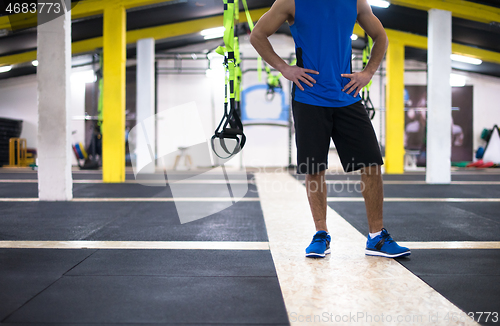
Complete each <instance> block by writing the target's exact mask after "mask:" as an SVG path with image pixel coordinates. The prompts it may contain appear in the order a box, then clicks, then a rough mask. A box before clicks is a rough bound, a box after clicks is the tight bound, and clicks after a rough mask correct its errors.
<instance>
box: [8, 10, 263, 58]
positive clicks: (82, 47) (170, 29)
mask: <svg viewBox="0 0 500 326" xmlns="http://www.w3.org/2000/svg"><path fill="white" fill-rule="evenodd" d="M268 10H269V8H263V9H255V10H250V14H251V15H252V17H254V18H253V19H255V20H257V17H258V18H260V17H261V16H262V15H263V14H264V13H266V12H267V11H268ZM246 21H247V20H246V17H245V15H242V16H241V18H240V22H246ZM221 25H222V15H220V16H214V17H208V18H201V19H195V20H189V21H184V22H179V23H173V24H167V25H162V26H155V27H149V28H143V29H137V30H132V31H128V32H127V44H134V43H136V42H137V41H138V40H140V39H143V38H150V37H152V38H154V39H155V40H161V39H167V38H170V37H175V36H182V35H187V34H193V33H199V32H201V31H202V30H204V29H207V28H212V27H219V26H221ZM102 44H103V38H102V36H101V37H95V38H91V39H88V40H83V41H78V42H73V44H72V53H73V55H74V54H81V53H86V52H92V51H95V50H96V49H99V48H102ZM35 59H36V51H29V52H24V53H19V54H13V55H8V56H2V57H0V66H6V65H15V64H21V63H25V62H31V61H33V60H35Z"/></svg>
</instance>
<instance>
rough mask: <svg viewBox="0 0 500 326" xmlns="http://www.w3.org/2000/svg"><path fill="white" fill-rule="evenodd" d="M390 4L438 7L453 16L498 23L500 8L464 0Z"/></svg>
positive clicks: (393, 1)
mask: <svg viewBox="0 0 500 326" xmlns="http://www.w3.org/2000/svg"><path fill="white" fill-rule="evenodd" d="M390 2H391V4H393V5H398V6H404V7H409V8H413V9H419V10H425V11H429V10H430V9H440V10H447V11H451V14H452V16H453V17H458V18H463V19H468V20H473V21H477V22H481V23H485V24H491V23H500V8H496V7H492V6H487V5H481V4H478V3H474V2H470V1H464V0H390Z"/></svg>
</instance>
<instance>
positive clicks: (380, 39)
mask: <svg viewBox="0 0 500 326" xmlns="http://www.w3.org/2000/svg"><path fill="white" fill-rule="evenodd" d="M373 42H375V43H380V44H385V48H386V49H387V47H388V46H389V37H387V33H386V32H385V31H383V32H382V33H379V34H377V36H375V37H373Z"/></svg>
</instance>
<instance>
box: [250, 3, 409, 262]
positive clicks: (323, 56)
mask: <svg viewBox="0 0 500 326" xmlns="http://www.w3.org/2000/svg"><path fill="white" fill-rule="evenodd" d="M356 20H357V21H358V23H359V25H360V26H361V27H362V28H363V29H364V30H365V31H366V33H367V34H368V35H369V36H371V37H372V39H373V41H374V46H373V50H372V53H371V58H370V61H369V62H368V64H367V66H366V68H365V69H364V70H363V71H361V72H359V73H354V74H353V73H352V71H351V53H352V52H351V51H352V49H351V35H352V31H353V28H354V24H355V22H356ZM285 21H288V24H289V25H290V30H291V32H292V35H293V38H294V40H295V45H296V54H297V65H296V66H289V65H288V64H287V63H286V62H284V61H283V60H282V59H281V58H280V57H279V56H278V55H277V54H276V52H274V50H273V48H272V46H271V44H270V43H269V40H268V37H269V36H270V35H272V34H274V33H275V32H276V30H278V28H279V27H280V26H281V25H282V24H283V23H284V22H285ZM250 42H251V43H252V45H253V46H254V47H255V49H256V50H257V52H259V54H260V55H261V56H262V58H264V60H266V62H267V63H269V64H270V65H271V66H273V67H274V68H275V69H277V70H279V71H280V72H281V73H282V74H283V76H284V77H285V78H286V79H288V80H290V81H292V82H293V83H294V87H293V91H292V97H293V116H294V121H295V130H296V143H297V165H298V167H297V172H298V173H305V174H306V190H307V196H308V199H309V205H310V207H311V212H312V215H313V219H314V224H315V226H316V231H317V232H316V234H315V235H314V237H313V241H312V242H311V244H310V245H309V247H307V249H306V256H307V257H325V255H327V254H329V253H330V241H331V237H330V234H329V233H328V229H327V225H326V208H327V188H326V182H325V170H326V169H327V164H328V163H327V158H328V150H329V147H330V137H331V138H332V139H333V141H334V142H335V145H336V148H337V151H338V153H339V156H340V160H341V162H342V165H343V168H344V171H346V172H351V171H357V170H361V181H362V184H363V188H364V190H363V197H364V199H365V206H366V213H367V218H368V225H369V235H368V239H367V243H366V251H365V253H366V255H372V256H383V257H400V256H407V255H409V254H410V250H409V249H408V248H404V247H400V246H399V245H398V244H397V243H396V242H395V241H394V240H392V238H391V236H390V235H389V233H388V232H387V230H386V229H384V227H383V217H382V206H383V201H384V195H383V184H382V176H381V169H380V166H381V165H382V164H383V161H382V156H381V153H380V148H379V145H378V142H377V139H376V136H375V132H374V130H373V127H372V124H371V121H370V119H369V117H368V114H367V112H366V110H365V109H364V106H363V105H362V104H361V102H360V100H361V98H360V96H359V92H360V91H361V89H362V88H363V87H364V86H366V85H367V84H368V82H369V81H370V80H371V79H372V77H373V75H374V74H375V72H376V70H377V68H378V66H379V65H380V63H381V62H382V59H383V57H384V54H385V51H386V50H387V45H388V39H387V34H386V33H385V30H384V28H383V26H382V24H381V23H380V21H379V20H378V19H377V18H376V17H375V16H374V15H373V13H372V10H371V7H370V5H369V4H368V3H367V0H276V2H275V3H274V4H273V6H272V8H271V9H270V10H269V11H268V12H267V13H266V14H265V15H264V16H262V18H261V19H260V20H259V22H258V23H257V25H256V26H255V29H254V30H253V32H252V34H251V37H250Z"/></svg>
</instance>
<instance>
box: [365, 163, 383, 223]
mask: <svg viewBox="0 0 500 326" xmlns="http://www.w3.org/2000/svg"><path fill="white" fill-rule="evenodd" d="M361 182H362V184H361V186H362V190H363V191H362V192H363V197H364V198H365V207H366V216H367V218H368V227H369V230H370V233H375V232H378V231H380V230H382V228H383V227H384V221H383V205H384V186H383V183H382V173H381V169H380V166H379V165H377V166H368V167H365V168H363V169H362V170H361Z"/></svg>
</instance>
